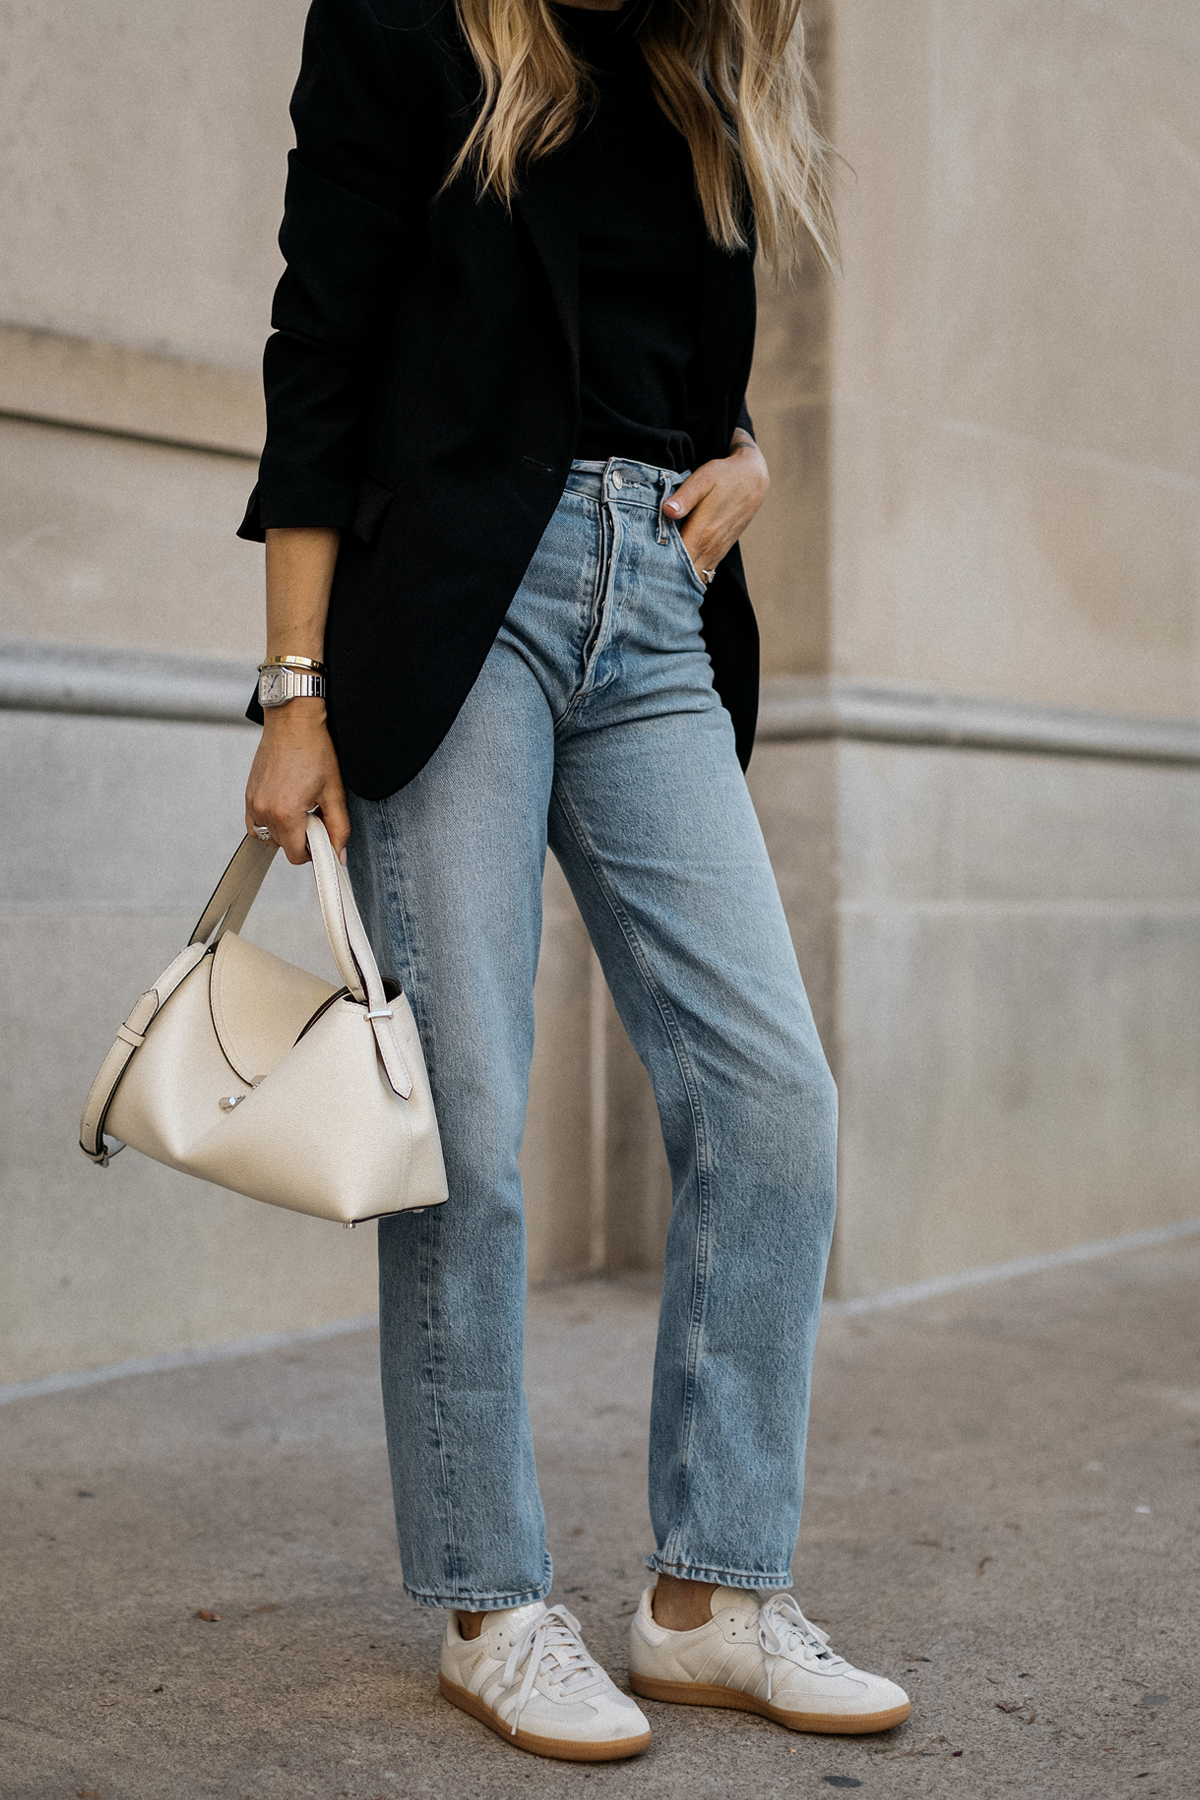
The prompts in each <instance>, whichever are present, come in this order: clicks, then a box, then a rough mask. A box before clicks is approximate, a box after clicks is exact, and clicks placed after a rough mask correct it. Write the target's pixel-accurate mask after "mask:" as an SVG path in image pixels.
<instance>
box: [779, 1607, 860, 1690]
mask: <svg viewBox="0 0 1200 1800" xmlns="http://www.w3.org/2000/svg"><path fill="white" fill-rule="evenodd" d="M758 1645H759V1649H760V1650H761V1651H762V1652H763V1654H764V1656H765V1657H766V1659H767V1699H768V1701H769V1700H770V1698H771V1683H772V1681H773V1679H774V1675H775V1669H776V1666H777V1664H778V1663H779V1662H780V1660H781V1659H783V1660H784V1661H787V1662H794V1663H809V1664H813V1663H815V1664H817V1665H818V1666H819V1667H820V1669H821V1673H822V1674H823V1675H832V1674H834V1673H835V1671H836V1670H837V1668H838V1666H839V1665H840V1666H841V1667H842V1668H848V1667H849V1665H848V1663H847V1662H846V1660H845V1658H844V1657H841V1656H839V1655H838V1654H837V1651H836V1650H831V1649H830V1648H829V1633H828V1632H827V1631H820V1630H818V1628H817V1627H816V1626H815V1625H813V1624H810V1622H809V1621H808V1620H807V1619H806V1618H805V1616H804V1614H803V1613H802V1612H801V1611H800V1608H799V1607H798V1606H797V1605H796V1602H795V1601H794V1600H793V1598H792V1596H791V1595H790V1594H777V1595H776V1596H775V1597H774V1599H772V1600H768V1601H766V1602H765V1604H764V1605H763V1606H762V1607H760V1608H759V1614H758Z"/></svg>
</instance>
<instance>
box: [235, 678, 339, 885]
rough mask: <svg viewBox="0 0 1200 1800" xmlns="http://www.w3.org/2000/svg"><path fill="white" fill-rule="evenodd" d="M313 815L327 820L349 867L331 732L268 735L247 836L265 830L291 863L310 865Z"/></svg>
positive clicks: (256, 770) (250, 795) (253, 777)
mask: <svg viewBox="0 0 1200 1800" xmlns="http://www.w3.org/2000/svg"><path fill="white" fill-rule="evenodd" d="M292 704H295V703H294V702H293V703H292ZM311 812H319V813H320V814H321V817H322V819H323V820H324V822H325V826H326V829H327V830H328V832H329V836H330V840H331V841H332V844H333V847H334V851H335V852H336V853H337V854H338V855H339V856H341V858H342V860H343V862H344V861H345V846H346V840H347V839H348V838H349V836H350V818H349V814H348V813H347V811H346V794H345V789H344V788H343V786H342V778H341V771H340V770H339V768H338V763H337V755H336V753H335V751H334V748H333V744H332V743H331V741H330V738H329V734H328V732H327V731H326V730H325V728H324V726H323V725H320V727H319V728H311V727H310V726H307V725H301V723H300V722H299V721H297V722H296V723H295V724H294V725H292V724H289V725H287V726H285V727H284V728H282V729H280V728H279V727H276V726H272V728H271V729H270V730H264V732H263V736H262V740H261V742H260V743H259V746H258V751H257V753H256V755H255V758H254V763H253V765H252V767H251V770H250V779H249V781H248V783H247V786H246V828H247V830H248V831H254V830H255V828H256V827H264V828H265V829H266V830H267V831H268V832H269V833H270V836H271V838H272V839H273V840H274V842H275V843H277V844H278V845H279V846H280V848H281V849H282V851H283V853H284V855H285V856H286V857H287V859H288V861H289V862H290V863H303V862H307V861H308V839H307V836H306V833H305V823H306V820H307V817H308V815H309V813H311Z"/></svg>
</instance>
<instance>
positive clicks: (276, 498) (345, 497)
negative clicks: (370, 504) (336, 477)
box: [237, 481, 358, 544]
mask: <svg viewBox="0 0 1200 1800" xmlns="http://www.w3.org/2000/svg"><path fill="white" fill-rule="evenodd" d="M357 511H358V484H357V482H356V483H355V485H354V487H353V488H352V489H350V490H349V491H347V492H331V491H323V490H321V489H318V488H314V489H312V490H310V491H309V492H304V491H303V490H295V491H293V490H290V489H289V491H288V492H286V493H285V494H283V495H279V494H272V493H271V492H270V490H269V489H267V490H266V491H264V486H263V483H262V482H261V481H259V482H257V483H256V484H255V487H254V492H253V493H252V494H251V496H250V499H249V500H248V502H247V504H246V512H245V515H244V517H243V519H242V522H241V524H240V525H239V526H238V528H237V535H238V537H240V538H245V539H246V540H247V542H249V543H252V544H263V543H265V542H266V537H267V532H268V531H269V530H275V529H277V528H278V529H287V528H288V527H289V526H293V527H307V528H310V529H313V530H317V529H320V530H324V531H352V530H353V528H354V520H355V516H356V514H357Z"/></svg>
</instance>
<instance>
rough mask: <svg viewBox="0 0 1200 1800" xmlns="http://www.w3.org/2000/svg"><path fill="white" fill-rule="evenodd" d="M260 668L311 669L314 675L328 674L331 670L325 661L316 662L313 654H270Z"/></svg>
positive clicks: (260, 664)
mask: <svg viewBox="0 0 1200 1800" xmlns="http://www.w3.org/2000/svg"><path fill="white" fill-rule="evenodd" d="M258 666H259V669H260V670H262V669H311V671H312V673H313V674H314V675H327V674H328V673H329V671H328V670H327V669H326V667H325V664H324V663H323V662H316V661H315V660H314V659H313V658H312V657H311V656H268V658H267V660H266V662H260V663H259V665H258Z"/></svg>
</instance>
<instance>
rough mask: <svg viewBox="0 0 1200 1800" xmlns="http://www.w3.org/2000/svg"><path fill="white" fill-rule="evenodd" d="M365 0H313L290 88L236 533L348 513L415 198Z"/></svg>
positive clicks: (406, 116)
mask: <svg viewBox="0 0 1200 1800" xmlns="http://www.w3.org/2000/svg"><path fill="white" fill-rule="evenodd" d="M388 35H390V34H386V33H385V32H384V31H383V29H381V27H380V25H379V23H378V21H377V20H376V18H375V15H374V13H373V12H372V10H371V7H370V4H369V0H314V3H313V5H312V8H311V10H310V12H309V14H308V20H307V23H306V25H305V31H304V50H303V56H302V59H301V65H300V77H299V80H298V81H297V84H296V91H295V93H294V94H293V96H292V105H291V114H292V122H293V124H294V126H295V131H296V148H295V149H294V150H293V151H292V152H291V153H290V155H289V157H288V177H287V188H286V193H285V197H284V211H283V224H282V226H281V228H280V232H279V247H280V249H281V250H282V251H283V256H284V261H285V263H286V268H285V270H284V273H283V276H282V278H281V280H280V282H279V286H278V287H277V288H276V290H275V300H274V304H273V307H272V310H271V324H272V327H273V332H272V335H271V337H270V338H269V339H268V340H267V346H266V350H265V352H264V355H263V385H264V388H265V390H266V402H267V437H266V447H265V449H264V451H263V455H262V461H261V463H260V465H259V480H258V486H257V487H256V488H255V490H254V493H253V494H252V495H251V498H250V504H249V506H248V508H247V511H246V516H245V518H244V520H243V521H242V524H241V527H240V529H239V533H238V535H239V536H240V537H244V538H251V539H256V540H258V541H260V542H261V541H262V538H263V535H264V531H265V528H266V527H268V526H273V525H322V526H334V527H338V528H346V527H348V526H349V525H351V524H352V522H353V519H354V511H355V502H356V496H357V489H358V478H359V464H360V459H361V453H362V438H363V431H364V426H365V423H366V416H367V410H368V406H369V401H370V386H369V373H370V368H371V364H372V361H373V359H374V358H375V357H377V356H378V354H379V352H380V340H381V337H382V334H383V332H384V330H385V329H386V324H387V319H388V315H389V311H390V306H389V301H391V302H394V297H395V293H396V289H397V285H398V283H399V282H400V281H401V280H402V278H403V267H404V260H405V249H406V244H407V243H408V242H409V240H410V238H411V232H412V226H413V223H414V219H415V216H416V214H417V212H418V210H419V209H422V208H423V204H424V199H425V196H424V195H422V194H421V193H420V184H419V182H418V181H417V180H416V178H415V177H416V168H415V164H416V156H415V147H414V140H415V138H416V136H417V133H416V131H415V129H414V121H413V118H412V114H411V109H410V107H409V106H408V104H407V102H406V98H405V94H404V92H403V89H402V86H401V82H400V79H399V77H398V74H397V69H396V65H395V63H394V61H393V58H392V55H391V50H390V46H389V44H388V42H387V38H388Z"/></svg>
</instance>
